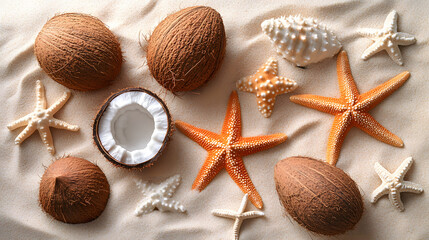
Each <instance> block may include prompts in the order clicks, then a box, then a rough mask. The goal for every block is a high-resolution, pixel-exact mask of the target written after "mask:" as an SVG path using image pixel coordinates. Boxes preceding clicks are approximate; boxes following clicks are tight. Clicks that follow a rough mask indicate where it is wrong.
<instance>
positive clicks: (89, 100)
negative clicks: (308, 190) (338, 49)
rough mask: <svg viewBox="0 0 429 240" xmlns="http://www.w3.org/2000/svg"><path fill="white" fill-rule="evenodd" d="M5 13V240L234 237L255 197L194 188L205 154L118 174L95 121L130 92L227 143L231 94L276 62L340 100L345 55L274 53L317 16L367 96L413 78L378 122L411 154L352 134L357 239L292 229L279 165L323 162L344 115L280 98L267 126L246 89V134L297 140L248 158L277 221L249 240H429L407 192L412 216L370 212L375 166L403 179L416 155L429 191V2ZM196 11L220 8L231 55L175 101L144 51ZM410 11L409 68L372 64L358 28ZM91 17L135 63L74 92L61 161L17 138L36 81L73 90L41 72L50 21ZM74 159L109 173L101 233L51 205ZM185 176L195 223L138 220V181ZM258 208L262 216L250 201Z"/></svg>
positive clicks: (260, 221) (1, 217)
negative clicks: (47, 193)
mask: <svg viewBox="0 0 429 240" xmlns="http://www.w3.org/2000/svg"><path fill="white" fill-rule="evenodd" d="M0 5H1V7H0V56H1V58H0V101H1V102H2V104H1V105H2V106H1V110H2V111H1V114H0V126H1V127H0V143H1V144H0V145H1V147H0V155H1V158H0V162H1V168H0V192H1V193H0V239H231V235H232V226H233V221H232V220H228V219H223V218H218V217H215V216H213V215H211V213H210V212H211V210H212V209H214V208H224V209H232V210H237V209H238V207H239V205H240V201H241V199H242V196H243V194H242V193H241V191H240V190H239V188H238V187H237V186H236V185H235V183H234V182H233V181H232V180H231V179H230V177H229V176H228V174H227V173H226V172H225V171H222V172H221V173H220V174H219V175H218V176H217V177H216V178H215V179H214V180H213V181H212V183H210V185H209V186H208V187H207V188H206V189H205V190H204V191H203V192H201V193H198V192H195V191H191V185H192V182H193V180H194V178H195V177H196V175H197V173H198V171H199V169H200V167H201V165H202V163H203V161H204V159H205V157H206V152H205V151H204V150H203V149H202V148H200V147H199V146H198V145H197V144H195V143H193V142H192V141H191V140H189V139H188V138H186V137H185V136H184V135H182V134H180V133H179V132H177V131H176V132H175V134H174V136H173V139H172V141H171V142H170V144H169V146H168V148H167V150H166V151H165V152H164V154H163V155H162V157H161V158H160V159H159V160H158V162H157V163H156V164H155V165H154V166H153V167H151V168H148V169H144V170H143V171H141V172H139V171H127V170H122V169H118V168H115V167H113V166H112V165H111V164H110V163H109V162H108V161H107V160H106V159H104V157H103V156H102V155H101V154H100V153H99V151H98V150H97V149H96V147H95V146H94V145H93V143H92V130H91V125H92V121H93V117H94V116H95V113H96V111H97V109H98V106H99V105H101V103H102V102H103V100H104V99H105V98H106V97H108V96H109V94H110V93H111V92H114V91H116V90H117V89H120V88H124V87H128V86H140V87H145V88H148V89H150V90H151V91H153V92H155V93H157V94H159V95H160V96H161V97H162V98H163V99H165V102H166V104H167V105H168V106H169V108H170V112H171V114H172V116H173V118H174V119H180V120H183V121H186V122H189V123H191V124H193V125H196V126H199V127H201V128H205V129H208V130H211V131H214V132H219V131H220V128H221V125H222V121H223V119H224V114H225V110H226V105H227V101H228V96H229V94H230V93H231V91H232V90H234V89H235V81H236V80H237V79H239V78H241V77H244V76H247V75H250V74H252V73H254V72H255V71H256V70H257V68H258V67H259V66H260V65H261V64H263V63H264V62H265V61H266V60H267V59H268V57H270V56H275V57H276V58H277V59H279V73H280V75H282V76H286V77H289V78H292V79H295V80H296V81H297V82H298V84H299V85H300V87H299V89H297V90H296V91H295V92H294V93H292V94H303V93H312V94H317V95H322V96H332V97H335V96H339V91H338V85H337V79H336V69H335V58H332V59H328V60H325V61H323V62H321V63H318V64H314V65H311V66H310V67H309V68H308V69H306V70H303V69H299V68H296V67H294V66H292V65H291V64H290V63H289V62H287V61H286V60H282V59H281V58H280V57H279V56H277V55H276V54H275V51H274V48H272V46H271V43H270V41H269V40H268V38H267V37H266V36H265V35H263V33H262V31H261V29H260V23H261V22H262V21H263V20H264V19H267V18H271V17H279V16H281V15H290V14H302V15H303V16H313V17H316V18H318V19H319V20H320V21H322V22H323V23H325V24H326V25H327V26H328V27H329V28H330V29H331V30H332V31H333V32H334V33H335V34H336V35H337V36H338V38H339V40H340V41H341V43H342V44H343V46H344V49H345V50H346V51H347V52H348V54H349V58H350V63H351V69H352V72H353V75H354V77H355V80H356V83H357V86H358V88H359V90H360V91H361V93H362V92H366V91H367V90H369V89H371V88H373V87H375V86H377V85H379V84H381V83H383V82H385V81H387V80H388V79H389V78H391V77H393V76H395V75H396V74H398V73H400V72H402V71H405V70H408V71H410V72H411V78H410V79H409V80H408V82H407V83H405V85H404V86H403V87H402V88H400V89H399V90H398V91H397V92H395V93H394V94H393V95H392V96H390V97H389V98H387V99H386V101H384V102H383V103H381V104H379V105H378V106H377V107H376V108H375V109H373V110H372V111H371V114H372V115H373V116H374V117H375V119H377V120H378V121H379V122H380V123H381V124H382V125H384V126H385V127H386V128H387V129H389V130H391V131H392V132H393V133H395V134H397V135H398V136H399V137H401V138H402V140H403V141H404V143H405V147H404V148H395V147H392V146H389V145H387V144H384V143H382V142H379V141H377V140H375V139H373V138H372V137H370V136H368V135H367V134H365V133H364V132H362V131H360V130H358V129H353V130H351V131H350V133H349V135H348V137H347V138H346V140H345V142H344V146H343V148H342V153H341V157H340V159H339V162H338V165H337V166H338V167H340V168H342V169H343V170H344V171H345V172H347V173H349V174H350V176H351V177H352V178H353V179H354V180H355V181H356V182H357V184H358V185H359V187H360V189H361V192H362V195H363V198H364V203H365V208H366V209H365V213H364V215H363V217H362V219H361V221H360V222H359V223H358V224H357V226H356V228H355V229H354V230H353V231H350V232H348V233H346V234H345V235H341V236H335V237H331V238H329V237H324V236H318V235H314V234H311V233H309V232H307V231H306V230H305V229H303V228H301V227H300V226H299V225H298V224H297V223H295V222H293V221H291V220H289V219H288V218H285V217H284V216H283V213H282V208H281V206H280V204H279V201H278V198H277V194H276V191H275V188H274V181H273V168H274V165H275V164H276V162H277V161H279V160H280V159H283V158H285V157H289V156H294V155H304V156H309V157H314V158H319V159H320V158H324V156H325V149H326V143H327V138H328V133H329V129H330V127H331V124H332V120H333V117H332V116H330V115H328V114H324V113H320V112H317V111H315V110H311V109H307V108H304V107H302V106H299V105H296V104H293V103H292V102H290V101H289V96H290V95H291V94H285V95H282V96H280V97H278V98H277V102H276V106H275V110H274V113H273V115H272V116H271V118H269V119H265V118H264V117H262V115H261V114H260V113H259V112H258V110H257V106H256V102H255V101H256V100H255V95H253V94H249V93H243V92H240V93H239V96H240V101H241V107H242V118H243V119H242V121H243V136H255V135H263V134H271V133H276V132H284V133H286V134H287V135H288V136H289V139H288V140H287V142H286V143H284V144H282V145H280V146H278V147H276V148H273V149H271V150H269V151H266V152H262V153H258V154H254V155H251V156H248V157H245V158H244V162H245V165H246V167H247V169H248V172H249V174H250V176H251V178H252V180H253V182H254V184H255V186H256V188H257V190H258V191H259V193H260V194H261V196H262V199H263V201H264V204H265V207H264V209H263V210H264V212H265V214H266V217H264V218H257V219H251V220H247V221H245V222H244V224H243V226H242V229H241V239H350V240H357V239H382V240H383V239H389V240H394V239H411V240H417V239H418V240H420V239H429V198H428V197H427V192H425V193H423V194H421V195H415V194H402V200H403V202H404V204H405V208H406V210H405V211H404V212H399V211H397V210H396V209H394V207H393V206H392V205H391V204H390V202H389V200H388V198H387V197H383V198H382V199H380V200H379V202H377V203H376V204H371V203H370V202H369V197H370V194H371V193H372V191H373V190H374V189H375V188H376V187H377V186H378V185H379V184H380V182H381V181H380V179H379V178H378V176H377V174H376V173H375V171H374V170H373V165H374V163H375V162H376V161H378V162H380V163H381V164H382V165H383V166H384V167H385V168H387V169H388V170H390V171H394V170H395V169H396V168H397V167H398V166H399V164H400V163H401V162H402V161H403V160H404V159H405V158H406V157H408V156H412V157H413V158H414V160H415V163H414V165H413V167H412V169H411V170H410V171H409V173H408V175H407V177H406V179H407V180H410V181H413V182H416V183H420V184H422V185H423V187H424V188H425V190H426V191H429V175H428V170H429V154H428V153H429V141H428V139H429V138H428V137H429V127H428V119H429V101H428V98H429V97H428V95H429V84H428V76H429V68H428V62H429V58H428V56H429V46H428V40H429V31H428V26H429V25H428V24H429V20H428V17H427V16H428V15H429V8H428V7H427V2H426V1H366V2H363V1H362V2H358V1H305V0H300V1H197V0H194V1H173V0H160V1H155V0H149V1H148V0H138V1H116V2H114V1H4V0H3V1H1V4H0ZM193 5H208V6H211V7H213V8H215V9H216V10H218V11H219V12H220V13H221V15H222V17H223V19H224V24H225V29H226V34H227V38H228V41H227V50H226V55H225V59H224V62H223V65H222V67H221V69H220V71H219V72H218V73H217V74H216V75H215V78H214V79H212V80H211V81H210V82H209V83H208V84H206V85H205V86H204V87H202V88H200V89H197V90H196V91H193V92H190V93H186V94H184V95H182V96H179V97H175V96H173V95H172V94H171V93H168V92H165V91H164V90H163V89H162V88H161V87H160V86H159V85H158V83H157V82H156V81H155V80H154V79H152V78H151V76H150V74H149V70H148V68H147V66H146V65H145V52H144V51H143V50H142V48H141V46H140V44H139V40H140V41H142V43H143V44H144V41H143V39H144V38H143V36H144V35H148V34H150V32H151V31H152V30H153V29H154V28H155V26H156V25H157V23H158V22H160V21H161V20H162V19H163V18H165V17H166V16H167V15H168V14H169V13H172V12H175V11H177V10H180V9H182V8H185V7H188V6H193ZM393 9H395V10H396V11H398V13H399V30H400V31H403V32H407V33H411V34H413V35H415V36H416V38H417V44H415V45H411V46H408V47H401V51H402V55H403V59H404V63H405V64H404V66H398V65H396V64H395V63H394V62H393V61H392V60H391V59H390V58H389V57H388V55H387V54H386V53H385V52H383V53H380V54H377V55H376V56H374V57H372V58H371V59H369V60H368V61H366V62H365V61H362V60H361V59H360V55H361V54H362V52H363V51H364V50H365V49H366V47H367V46H368V45H369V44H370V43H371V41H370V40H368V39H365V38H362V37H360V36H359V35H358V34H357V32H356V29H357V28H358V27H374V28H381V27H382V25H383V22H384V20H385V17H386V16H387V14H388V13H389V12H390V11H391V10H393ZM63 12H82V13H88V14H92V15H94V16H96V17H98V18H100V19H101V20H102V21H103V22H104V23H105V24H106V25H108V26H109V28H110V29H111V30H112V31H113V33H114V34H115V35H116V36H117V37H118V39H119V41H120V43H121V45H122V51H123V56H124V59H125V63H124V64H123V68H122V72H121V74H120V76H119V77H118V79H117V80H116V81H115V82H114V84H113V85H112V86H110V87H108V88H105V89H101V90H98V91H93V92H76V91H72V97H71V99H70V100H69V101H68V103H67V104H66V105H65V107H64V108H63V109H62V110H61V111H60V112H58V113H57V114H56V117H57V118H59V119H62V120H65V121H67V122H69V123H72V124H78V125H79V126H80V127H81V130H80V131H79V132H77V133H75V132H68V131H64V130H57V129H53V130H52V134H53V138H54V142H55V147H56V149H57V154H56V156H51V155H50V154H49V153H48V151H47V150H46V148H45V146H44V145H43V143H42V141H41V140H40V137H39V136H38V134H37V133H35V134H33V136H31V137H30V138H29V139H27V140H26V141H25V142H24V143H23V144H22V145H21V146H15V145H14V144H13V140H14V139H15V137H16V136H17V135H18V133H19V130H16V131H13V132H10V131H9V130H8V129H7V128H6V125H7V123H9V122H11V121H13V120H15V119H17V118H19V117H21V116H23V115H25V114H27V113H29V112H31V111H32V110H33V108H34V106H35V81H36V80H37V79H40V80H42V82H43V84H44V85H45V87H46V95H47V98H48V104H52V103H53V102H54V101H55V100H56V99H57V98H58V97H60V96H61V94H62V93H63V91H65V90H66V88H65V87H63V86H62V85H60V84H57V83H56V82H55V81H53V80H51V79H50V78H49V77H48V76H47V75H46V74H45V73H44V72H43V71H42V70H41V69H40V68H39V66H38V63H37V61H36V58H35V56H34V54H33V43H34V39H35V38H36V35H37V33H38V32H39V31H40V29H41V28H42V26H43V24H44V23H45V22H46V21H47V20H48V19H49V18H50V17H52V16H54V15H55V14H56V13H63ZM64 154H71V155H73V156H77V157H82V158H86V159H88V160H89V161H91V162H93V163H96V164H98V165H99V166H100V167H101V169H102V170H103V171H104V173H105V174H106V176H107V178H108V180H109V182H110V185H111V195H110V200H109V202H108V205H107V207H106V210H105V211H104V213H103V214H102V215H101V216H100V217H99V218H98V219H97V220H95V221H93V222H91V223H88V224H79V225H68V224H64V223H61V222H57V221H54V220H52V219H51V218H50V217H48V216H47V215H46V214H45V213H44V212H42V211H41V209H40V208H39V206H38V201H37V200H38V187H39V180H40V177H41V176H42V174H43V172H44V166H48V165H49V164H50V163H51V162H52V160H53V159H54V158H55V157H60V156H62V155H64ZM173 174H180V175H181V176H182V184H181V186H180V187H179V188H178V190H177V192H176V194H175V195H174V199H176V200H178V201H180V202H181V203H183V204H184V205H185V206H186V208H187V210H188V213H187V214H180V213H161V212H159V211H156V212H153V213H150V214H148V215H144V216H142V217H135V216H134V215H133V212H134V209H135V207H136V206H137V203H138V201H139V200H140V198H141V197H142V196H141V193H140V192H139V191H138V189H137V187H136V185H135V180H136V179H142V180H151V181H154V182H159V181H162V180H164V179H165V178H167V177H170V176H172V175H173ZM247 209H248V210H255V207H254V206H252V205H251V204H249V205H248V208H247Z"/></svg>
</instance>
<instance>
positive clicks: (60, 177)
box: [39, 157, 110, 223]
mask: <svg viewBox="0 0 429 240" xmlns="http://www.w3.org/2000/svg"><path fill="white" fill-rule="evenodd" d="M109 194H110V186H109V183H108V182H107V179H106V176H105V175H104V173H103V172H102V171H101V169H100V168H99V167H97V166H96V165H94V164H92V163H91V162H89V161H87V160H85V159H82V158H75V157H66V158H61V159H59V160H57V161H55V162H54V163H52V164H51V165H50V166H49V167H48V168H47V169H46V171H45V173H44V174H43V176H42V180H41V182H40V189H39V202H40V205H41V207H42V208H43V210H44V211H45V212H47V213H48V214H49V215H51V216H52V217H53V218H55V219H56V220H59V221H62V222H65V223H86V222H89V221H92V220H94V219H96V218H97V217H98V216H100V214H101V213H102V212H103V210H104V208H105V207H106V204H107V200H108V199H109Z"/></svg>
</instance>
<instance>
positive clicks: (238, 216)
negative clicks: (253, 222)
mask: <svg viewBox="0 0 429 240" xmlns="http://www.w3.org/2000/svg"><path fill="white" fill-rule="evenodd" d="M247 197H248V194H247V193H246V194H245V195H244V197H243V200H241V205H240V208H239V209H238V211H237V212H235V211H231V210H223V209H214V210H212V214H213V215H215V216H218V217H224V218H231V219H235V222H234V227H233V233H234V235H233V239H234V240H238V239H239V236H240V227H241V224H242V223H243V221H244V220H245V219H249V218H257V217H263V216H264V215H265V214H264V213H263V212H261V211H249V212H244V209H246V205H247Z"/></svg>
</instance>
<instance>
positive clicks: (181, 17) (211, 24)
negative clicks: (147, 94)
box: [147, 6, 226, 92]
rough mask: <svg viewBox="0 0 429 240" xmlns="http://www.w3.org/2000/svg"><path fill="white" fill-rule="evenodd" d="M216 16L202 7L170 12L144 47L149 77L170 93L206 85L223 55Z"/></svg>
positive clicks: (221, 28) (219, 21)
mask: <svg viewBox="0 0 429 240" xmlns="http://www.w3.org/2000/svg"><path fill="white" fill-rule="evenodd" d="M225 45H226V38H225V28H224V25H223V21H222V17H221V16H220V14H219V13H218V12H217V11H216V10H214V9H212V8H210V7H204V6H197V7H189V8H185V9H183V10H181V11H179V12H176V13H173V14H171V15H169V16H168V17H167V18H165V19H164V20H163V21H162V22H161V23H159V25H158V26H157V27H156V28H155V30H154V31H153V33H152V35H151V36H150V38H149V41H148V46H147V64H148V66H149V70H150V72H151V74H152V76H153V77H154V78H155V79H156V80H157V81H158V83H159V84H161V85H162V86H163V87H164V88H166V89H167V90H169V91H172V92H179V91H190V90H193V89H196V88H198V87H199V86H201V85H202V84H204V83H205V82H207V81H208V80H209V79H210V78H211V77H212V76H213V74H214V73H215V72H216V70H217V69H218V68H219V67H220V65H221V62H222V60H223V57H224V54H225Z"/></svg>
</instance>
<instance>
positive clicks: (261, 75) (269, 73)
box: [237, 57, 298, 118]
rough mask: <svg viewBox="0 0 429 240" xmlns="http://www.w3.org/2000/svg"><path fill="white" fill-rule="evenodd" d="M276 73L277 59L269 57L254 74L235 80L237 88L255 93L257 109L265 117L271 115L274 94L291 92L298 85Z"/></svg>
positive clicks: (274, 98) (274, 99)
mask: <svg viewBox="0 0 429 240" xmlns="http://www.w3.org/2000/svg"><path fill="white" fill-rule="evenodd" d="M277 74H278V64H277V60H276V59H274V58H272V57H271V58H269V59H268V61H267V62H266V63H265V64H264V65H262V66H261V67H260V68H259V70H258V71H257V72H256V73H255V74H254V75H251V76H248V77H245V78H243V79H240V80H238V81H237V89H238V90H240V91H244V92H250V93H256V100H257V104H258V109H259V111H260V112H261V114H262V115H263V116H264V117H267V118H268V117H270V116H271V113H272V111H273V109H274V103H275V101H276V96H278V95H280V94H283V93H287V92H291V91H293V90H295V89H296V88H297V87H298V84H297V83H296V82H295V81H294V80H291V79H288V78H284V77H279V76H278V75H277Z"/></svg>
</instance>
